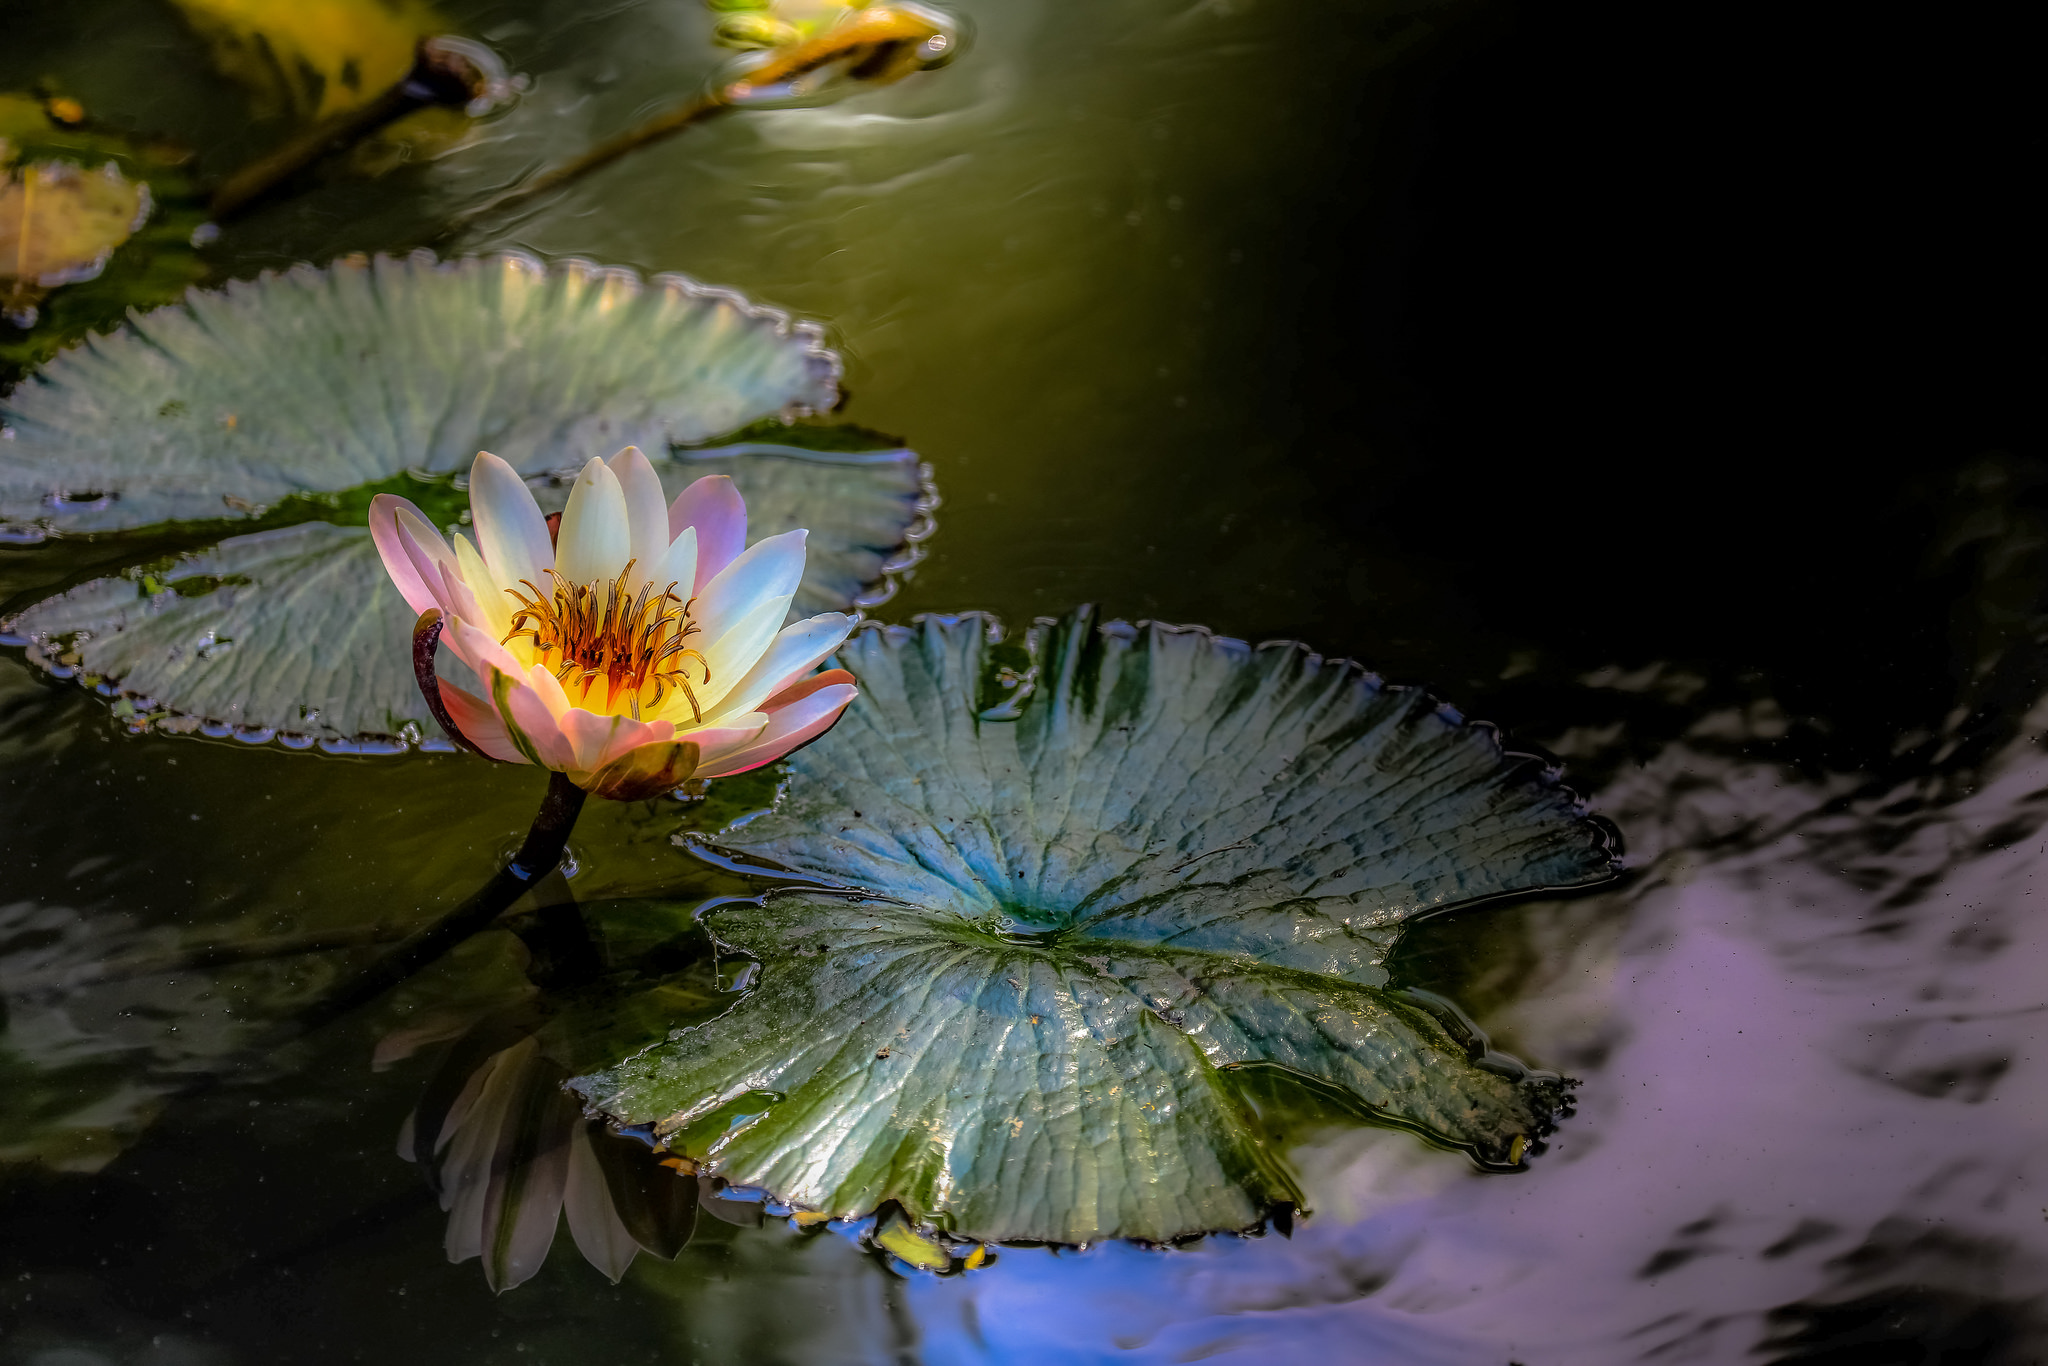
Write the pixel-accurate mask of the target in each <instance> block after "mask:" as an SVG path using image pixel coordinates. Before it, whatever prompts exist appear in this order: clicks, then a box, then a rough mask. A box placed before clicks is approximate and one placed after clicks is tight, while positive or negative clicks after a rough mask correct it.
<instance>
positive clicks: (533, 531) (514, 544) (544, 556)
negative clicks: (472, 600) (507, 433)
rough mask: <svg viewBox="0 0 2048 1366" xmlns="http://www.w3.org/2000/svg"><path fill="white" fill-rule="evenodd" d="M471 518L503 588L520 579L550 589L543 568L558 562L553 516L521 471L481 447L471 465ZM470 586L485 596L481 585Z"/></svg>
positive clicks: (486, 557) (486, 559)
mask: <svg viewBox="0 0 2048 1366" xmlns="http://www.w3.org/2000/svg"><path fill="white" fill-rule="evenodd" d="M469 516H470V520H471V521H472V522H474V523H475V524H476V544H477V549H479V550H481V551H482V552H483V556H484V563H485V564H486V565H489V566H490V570H491V577H492V578H494V579H496V580H497V581H498V586H499V587H500V588H510V587H512V586H513V585H514V584H516V583H518V582H519V581H520V580H521V579H526V580H529V581H531V582H532V583H534V584H536V585H537V586H539V587H541V588H542V589H545V588H546V587H547V579H546V578H545V577H543V572H544V571H545V570H546V569H547V568H548V567H549V566H550V565H552V564H554V562H555V550H554V546H553V544H552V543H551V542H550V540H549V538H548V519H547V518H545V517H543V516H541V515H540V504H538V503H536V502H534V501H533V490H532V489H530V488H528V487H526V481H525V480H524V479H521V478H520V477H519V471H517V470H515V469H513V468H512V467H511V466H510V465H508V464H506V463H505V462H504V461H503V460H500V459H499V458H498V457H497V456H495V455H492V454H491V453H490V452H489V451H478V452H477V454H476V460H475V462H474V463H473V464H471V465H470V467H469ZM471 586H472V587H473V588H475V589H476V591H477V594H478V596H482V594H483V585H482V584H473V585H471Z"/></svg>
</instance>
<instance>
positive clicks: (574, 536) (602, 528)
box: [555, 457, 633, 586]
mask: <svg viewBox="0 0 2048 1366" xmlns="http://www.w3.org/2000/svg"><path fill="white" fill-rule="evenodd" d="M632 550H633V533H632V528H631V527H630V526H629V525H628V523H627V520H626V491H625V490H624V489H622V488H621V487H619V477H618V476H617V475H616V474H613V473H612V472H611V467H610V466H608V465H606V464H605V463H604V461H602V460H599V459H597V458H596V457H592V458H591V460H590V461H589V463H588V464H586V465H584V467H583V469H582V471H581V472H580V473H579V474H577V476H576V482H575V483H574V484H573V485H571V486H570V489H569V506H568V507H566V508H564V509H562V526H561V534H560V535H558V536H557V537H556V538H555V572H556V573H558V574H560V575H561V576H562V577H563V578H564V579H567V580H568V581H569V582H570V583H572V584H576V585H578V586H581V585H584V584H592V583H603V582H604V581H606V580H608V579H616V578H617V577H618V576H619V571H620V570H622V569H624V568H625V567H626V560H627V557H628V556H630V555H631V554H632Z"/></svg>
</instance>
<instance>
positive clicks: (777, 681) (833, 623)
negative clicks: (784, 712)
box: [717, 612, 853, 714]
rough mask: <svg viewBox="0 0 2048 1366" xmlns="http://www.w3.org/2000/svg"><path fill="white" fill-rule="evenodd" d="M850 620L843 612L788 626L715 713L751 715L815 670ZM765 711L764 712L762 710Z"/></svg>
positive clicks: (838, 643) (842, 639) (849, 627)
mask: <svg viewBox="0 0 2048 1366" xmlns="http://www.w3.org/2000/svg"><path fill="white" fill-rule="evenodd" d="M852 629H853V618H852V617H849V616H847V615H846V614H845V613H844V612H822V613H820V614H819V615H817V616H815V617H809V618H806V619H805V620H803V621H797V622H791V623H790V624H789V625H787V626H785V627H783V628H782V630H781V631H780V632H778V633H777V634H776V636H775V638H774V639H773V640H772V641H770V642H769V645H768V648H767V650H765V651H764V652H763V653H762V655H761V659H760V662H759V663H757V664H755V665H754V667H753V668H752V669H751V670H749V671H748V672H747V674H746V676H745V677H743V678H741V679H740V680H739V681H738V682H737V683H734V684H733V685H732V690H731V691H730V692H728V693H726V695H725V696H724V698H722V699H721V700H720V701H719V703H718V708H717V710H718V711H719V712H720V713H721V714H722V713H724V712H727V711H752V710H754V709H755V708H756V707H760V706H761V704H762V703H763V702H764V701H766V700H767V699H768V698H770V697H773V696H774V695H775V694H776V693H779V692H781V691H782V690H783V689H784V688H786V687H788V686H789V685H790V684H792V683H794V682H796V681H797V680H798V679H800V678H802V677H804V676H805V675H807V674H808V673H810V671H811V670H812V669H815V668H817V667H818V664H819V663H820V661H822V660H823V659H824V658H825V656H826V655H829V654H831V653H832V652H833V651H834V650H836V649H838V648H839V647H840V646H841V645H842V644H844V643H845V641H846V633H847V632H849V631H851V630H852ZM763 710H766V708H763Z"/></svg>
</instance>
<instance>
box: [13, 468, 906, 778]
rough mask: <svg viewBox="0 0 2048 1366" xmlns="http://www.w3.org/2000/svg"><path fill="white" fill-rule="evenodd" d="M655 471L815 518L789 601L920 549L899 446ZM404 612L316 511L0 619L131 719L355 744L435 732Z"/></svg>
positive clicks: (850, 586) (789, 515) (757, 505)
mask: <svg viewBox="0 0 2048 1366" xmlns="http://www.w3.org/2000/svg"><path fill="white" fill-rule="evenodd" d="M656 468H657V469H658V470H660V471H661V473H662V476H663V481H664V482H665V483H666V484H668V485H669V486H670V487H671V488H672V489H678V490H679V489H680V488H681V487H682V485H683V484H684V483H686V482H688V481H689V480H691V479H695V478H697V477H699V476H700V475H702V474H727V475H730V476H731V477H732V480H733V482H734V484H735V485H737V486H738V488H739V490H740V494H741V496H742V497H744V498H745V499H746V501H747V508H748V512H749V518H748V526H747V531H748V535H749V537H750V538H751V539H754V540H758V539H760V538H761V537H763V536H772V535H775V534H776V533H778V532H781V531H786V530H788V529H790V528H791V527H798V526H803V527H809V528H810V531H811V536H810V540H809V545H810V548H811V553H810V557H809V561H808V563H807V564H806V565H805V568H804V578H803V582H802V584H800V585H799V587H798V590H797V597H796V601H795V603H794V604H793V605H792V608H791V612H792V615H793V616H810V615H813V614H815V613H818V612H831V611H841V610H845V609H847V608H851V607H854V606H856V605H857V604H859V603H861V602H864V601H873V600H875V599H877V598H879V597H886V596H887V595H888V592H889V590H890V589H891V588H892V587H893V583H894V580H893V579H892V578H891V577H890V575H891V572H892V571H893V570H895V569H897V568H900V567H901V566H902V565H903V564H904V563H905V562H907V560H908V559H909V558H910V557H912V556H914V555H915V553H916V549H915V545H914V543H907V541H906V535H907V533H909V532H911V531H913V530H915V529H916V524H917V523H919V522H920V521H921V519H922V518H923V516H924V512H925V509H927V508H928V507H929V503H930V495H929V493H928V491H927V486H926V485H925V483H924V477H923V469H922V466H921V465H920V464H919V463H918V460H917V457H916V456H915V455H914V454H912V453H911V452H909V451H905V450H894V451H878V452H870V453H867V454H861V455H853V454H840V453H830V452H814V451H806V450H799V449H796V448H794V447H780V446H777V447H770V446H765V445H760V444H748V445H744V446H736V447H732V448H729V449H721V450H708V451H692V452H687V453H685V454H683V455H682V456H681V457H679V458H677V459H674V460H668V461H661V462H658V463H657V465H656ZM540 492H541V494H542V496H543V499H544V500H545V499H546V498H548V497H550V496H552V497H553V498H554V499H555V500H556V501H559V500H560V499H561V498H562V497H563V496H564V495H563V493H562V492H561V491H560V490H557V489H548V488H543V489H542V490H540ZM413 619H414V613H413V611H412V609H411V608H409V607H407V606H406V604H405V600H404V599H403V598H401V597H399V595H398V591H397V590H396V589H395V588H393V587H392V586H391V581H390V577H389V576H388V575H387V574H386V573H385V572H384V566H383V564H382V562H381V561H380V560H379V559H378V556H377V548H376V546H375V545H373V544H372V543H371V540H370V533H369V530H368V528H366V527H362V526H338V525H334V524H332V523H329V522H325V521H318V522H302V523H299V524H297V525H295V526H287V527H280V528H277V529H275V530H271V531H261V532H257V533H255V534H253V535H248V536H234V537H230V538H229V539H227V540H225V541H222V542H221V543H220V544H218V545H216V546H213V547H212V548H210V549H207V550H203V551H199V552H197V553H194V554H190V555H185V556H180V557H178V558H177V559H175V560H172V561H169V562H162V561H157V562H152V563H149V564H145V565H141V566H138V567H136V568H132V569H129V570H127V571H124V572H123V573H120V574H115V575H110V576H108V577H106V578H101V579H95V580H93V581H91V582H89V583H86V584H83V585H81V586H79V587H77V588H74V589H72V590H70V591H69V592H66V593H61V594H59V595H57V596H56V597H53V598H49V599H46V600H44V601H43V602H40V603H38V604H36V605H35V606H33V607H30V608H29V609H28V610H26V611H24V612H22V613H20V614H19V615H17V616H15V617H13V618H11V619H9V620H7V621H5V622H0V629H4V630H5V631H7V632H8V633H10V634H11V635H13V636H15V637H16V638H18V639H26V640H28V641H31V642H33V648H34V651H35V658H36V659H37V660H38V662H40V663H42V664H43V665H44V666H45V667H48V668H53V669H57V670H63V671H68V672H72V673H76V674H78V675H79V676H80V677H82V678H84V679H86V680H88V681H90V682H92V683H94V684H95V686H101V685H104V686H105V687H107V688H108V689H109V690H118V691H120V692H121V693H123V694H125V695H126V696H125V701H126V705H127V707H128V708H129V710H130V711H131V712H132V714H133V715H134V717H135V719H136V721H137V723H138V724H141V723H142V722H144V721H147V720H154V722H155V723H156V724H157V725H158V726H159V727H161V728H164V729H169V730H181V729H199V728H204V729H205V730H206V731H208V733H210V734H215V735H220V734H226V733H230V732H232V733H234V734H236V735H237V736H239V737H240V738H242V739H244V740H248V741H251V742H255V743H261V742H264V741H268V740H271V739H273V738H276V737H277V736H278V735H280V734H281V735H282V736H283V737H284V738H285V743H287V744H290V745H299V746H303V745H310V744H313V743H315V742H318V743H319V744H320V745H322V746H323V747H324V748H326V749H328V750H330V751H335V750H347V751H351V752H357V753H366V752H379V751H395V750H399V749H402V748H404V747H405V744H406V743H407V742H415V743H416V742H418V741H420V740H421V739H422V738H426V739H428V740H429V741H431V742H433V743H435V744H436V745H437V746H438V744H439V743H442V742H440V741H439V739H438V737H439V731H438V729H437V728H436V727H435V725H434V723H433V721H432V719H431V717H430V716H429V715H428V713H427V710H426V707H425V705H424V704H423V703H422V702H421V700H420V695H419V688H418V686H417V684H415V682H414V681H413V672H412V654H411V648H412V623H413ZM449 667H451V668H452V667H455V665H454V662H453V661H449Z"/></svg>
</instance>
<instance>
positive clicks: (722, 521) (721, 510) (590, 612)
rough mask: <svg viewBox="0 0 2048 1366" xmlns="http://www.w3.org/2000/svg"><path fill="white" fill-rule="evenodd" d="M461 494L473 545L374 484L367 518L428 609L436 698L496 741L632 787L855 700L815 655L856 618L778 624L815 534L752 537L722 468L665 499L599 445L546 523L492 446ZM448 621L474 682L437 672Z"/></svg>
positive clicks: (816, 722)
mask: <svg viewBox="0 0 2048 1366" xmlns="http://www.w3.org/2000/svg"><path fill="white" fill-rule="evenodd" d="M469 500H470V513H471V518H472V520H473V521H474V523H475V529H476V544H474V545H472V544H471V543H470V541H469V538H468V537H466V536H463V535H462V534H460V533H457V534H456V536H455V538H454V544H453V546H452V547H451V546H450V545H449V543H448V542H447V541H446V540H444V539H442V536H441V534H440V532H439V531H437V530H436V529H435V528H434V526H433V524H432V523H431V522H429V521H428V520H427V519H426V517H425V516H424V515H422V514H421V512H420V510H419V509H418V508H417V507H415V506H413V504H412V503H410V502H408V501H407V500H405V499H403V498H399V497H395V496H393V495H391V494H380V495H378V496H377V498H376V499H374V500H373V501H372V502H371V504H370V533H371V535H372V537H373V538H374V539H375V541H376V544H377V550H378V552H379V553H380V554H381V555H382V556H383V557H384V568H385V569H386V570H387V571H388V572H389V573H390V575H391V579H392V582H393V583H395V584H397V586H398V591H399V592H400V593H402V594H403V595H404V596H405V600H406V602H407V603H409V604H410V605H411V606H412V609H413V610H414V611H415V612H418V613H420V614H421V617H420V628H419V634H418V635H417V636H416V640H419V639H424V640H425V641H426V643H427V647H426V648H427V653H426V654H425V656H424V657H425V659H426V665H425V668H424V670H423V672H422V675H421V686H422V690H423V691H426V692H427V694H428V698H427V700H428V702H429V703H430V704H437V705H436V714H437V715H438V716H442V717H443V718H444V723H452V729H453V731H454V732H455V733H456V735H457V738H459V739H462V740H465V741H466V742H467V743H469V744H470V745H471V746H473V747H474V748H476V749H477V750H479V751H481V752H482V753H483V754H485V755H488V756H489V757H490V758H493V759H500V760H503V761H505V762H507V763H515V764H538V765H540V766H541V767H543V768H549V769H554V770H556V771H558V772H561V773H565V774H567V775H568V777H569V779H570V781H571V782H573V783H575V784H576V785H577V786H578V787H580V788H582V789H584V790H585V791H587V792H591V793H595V794H596V795H598V796H602V797H612V798H615V799H617V800H620V801H632V800H635V799H638V798H642V797H649V796H653V795H655V794H657V793H660V792H663V791H666V790H668V789H670V788H673V787H675V786H677V785H678V784H679V783H681V782H683V781H684V780H685V779H689V778H718V777H724V776H726V775H729V774H733V773H743V772H745V771H746V770H748V769H751V768H758V767H760V766H761V765H762V764H766V763H771V762H773V761H774V760H776V759H779V758H781V757H782V756H783V755H785V754H787V753H788V752H789V751H790V750H792V749H795V748H796V747H797V746H798V745H801V744H803V743H804V742H806V741H808V740H810V739H812V738H813V737H815V736H817V735H820V734H822V733H824V731H826V730H827V729H829V728H830V727H831V725H832V723H833V722H834V721H837V720H838V719H839V714H840V713H841V712H843V711H844V710H846V706H847V704H848V703H849V702H851V701H852V700H853V698H854V695H855V691H856V689H855V687H854V683H853V676H852V675H851V674H849V673H847V672H846V671H845V670H844V669H832V670H829V671H827V672H825V673H813V672H812V670H813V669H815V668H816V667H817V666H818V665H819V663H821V662H822V661H823V660H824V659H825V657H826V656H827V655H829V654H831V653H832V652H833V651H834V650H836V649H838V648H839V645H840V643H841V642H842V641H844V640H845V639H846V635H847V632H848V631H849V630H851V629H852V626H853V622H852V619H851V618H850V617H847V616H846V615H844V614H843V613H839V612H826V613H823V614H822V615H819V616H815V617H811V618H809V619H807V620H804V621H798V622H794V623H792V624H791V625H789V626H784V625H783V624H782V623H783V618H784V617H785V616H787V615H788V613H789V604H790V600H791V598H792V597H793V596H794V595H795V593H796V587H797V582H798V580H800V579H801V578H802V577H803V572H804V538H805V536H806V534H807V533H805V532H803V531H801V530H799V531H786V532H783V533H782V534H781V535H779V536H768V537H764V538H763V539H762V540H760V541H758V542H756V543H755V544H753V545H751V546H749V545H747V544H746V539H747V512H746V505H745V504H744V503H743V502H742V501H741V499H740V495H739V490H737V489H735V488H734V487H733V483H732V480H730V479H728V478H726V477H724V476H723V475H713V476H710V477H708V478H704V479H699V480H698V481H697V482H696V483H694V484H691V485H690V486H689V487H688V488H686V489H684V490H683V491H682V493H681V494H679V495H678V496H677V498H676V500H675V502H674V503H672V504H665V501H664V495H663V493H662V487H661V477H660V476H659V475H658V474H656V473H655V470H654V466H653V465H652V464H651V463H649V461H648V459H647V457H646V456H644V455H642V454H641V453H640V450H639V448H638V447H634V446H628V447H627V448H626V449H625V450H622V451H620V452H619V453H618V454H617V455H615V456H613V457H612V458H611V459H609V460H599V459H594V458H593V459H592V460H591V461H590V463H589V464H587V465H585V466H584V467H583V469H582V472H581V473H579V474H578V475H577V476H576V483H575V486H574V487H573V488H572V489H571V490H570V493H569V505H568V507H567V508H566V509H564V511H563V512H562V514H561V522H560V526H559V528H558V530H557V531H556V532H555V533H554V534H553V535H551V534H550V525H549V519H547V518H545V517H543V516H542V515H541V511H540V505H539V504H538V503H536V502H535V501H534V498H533V493H532V491H531V490H530V489H528V488H527V486H526V481H525V480H523V479H521V478H520V477H519V473H518V471H516V470H514V469H513V468H512V466H511V465H509V464H507V463H506V462H505V461H503V460H500V459H499V458H498V457H497V456H495V455H491V454H490V453H488V452H483V453H480V454H478V456H477V458H476V463H475V464H474V465H473V466H472V467H471V469H470V482H469ZM437 631H440V632H442V634H441V638H442V639H443V641H444V642H445V643H446V644H447V645H448V646H449V648H450V649H451V650H452V651H453V652H454V653H455V656H456V657H457V658H458V659H460V660H461V661H462V662H463V663H465V664H467V665H468V666H469V667H470V668H471V669H472V670H473V671H474V672H475V674H476V676H477V679H478V680H479V681H480V682H481V683H482V685H483V689H484V695H483V696H481V697H479V696H477V695H475V694H473V693H471V692H468V691H466V690H465V689H463V688H459V687H457V686H455V685H454V684H452V683H447V682H444V681H440V680H439V679H438V678H436V677H435V676H434V674H433V672H432V662H431V660H432V656H431V648H432V640H433V636H434V634H435V633H436V632H437ZM437 692H438V698H437V697H436V696H435V694H436V693H437ZM444 708H445V711H444V710H443V709H444Z"/></svg>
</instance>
